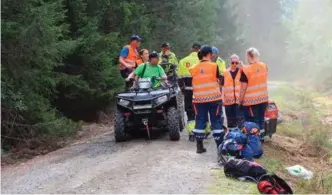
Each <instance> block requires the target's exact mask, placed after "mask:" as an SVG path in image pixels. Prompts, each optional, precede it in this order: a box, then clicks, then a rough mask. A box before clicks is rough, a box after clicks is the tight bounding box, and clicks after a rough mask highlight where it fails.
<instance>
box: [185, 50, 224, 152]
mask: <svg viewBox="0 0 332 195" xmlns="http://www.w3.org/2000/svg"><path fill="white" fill-rule="evenodd" d="M200 54H201V55H202V61H201V62H199V63H198V64H196V65H194V66H192V67H190V68H189V72H190V74H191V75H192V88H193V100H192V102H193V107H194V110H195V115H196V116H195V122H196V123H195V129H194V130H193V133H194V134H195V137H196V143H197V151H196V152H197V153H203V152H206V149H205V148H204V146H203V140H204V139H205V136H206V133H205V129H206V127H207V123H208V121H209V115H210V121H211V128H212V136H213V137H214V140H215V142H216V145H217V148H218V147H219V145H220V144H221V143H222V141H223V137H224V130H223V121H222V120H221V116H222V95H221V87H220V84H219V81H220V73H219V70H218V65H217V64H216V63H214V62H211V57H212V48H211V47H210V46H203V47H202V48H201V50H200Z"/></svg>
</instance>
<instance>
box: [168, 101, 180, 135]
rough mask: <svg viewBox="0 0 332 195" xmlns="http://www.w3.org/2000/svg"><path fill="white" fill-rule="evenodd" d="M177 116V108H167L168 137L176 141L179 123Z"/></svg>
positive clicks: (178, 133)
mask: <svg viewBox="0 0 332 195" xmlns="http://www.w3.org/2000/svg"><path fill="white" fill-rule="evenodd" d="M178 116H179V114H178V110H177V109H176V108H175V107H170V108H168V111H167V129H168V133H169V139H170V140H172V141H178V140H179V139H180V124H179V119H178Z"/></svg>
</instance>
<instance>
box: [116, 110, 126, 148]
mask: <svg viewBox="0 0 332 195" xmlns="http://www.w3.org/2000/svg"><path fill="white" fill-rule="evenodd" d="M124 121H125V119H124V115H123V112H121V111H120V110H117V111H116V113H115V122H114V138H115V142H124V141H127V133H126V128H125V123H124Z"/></svg>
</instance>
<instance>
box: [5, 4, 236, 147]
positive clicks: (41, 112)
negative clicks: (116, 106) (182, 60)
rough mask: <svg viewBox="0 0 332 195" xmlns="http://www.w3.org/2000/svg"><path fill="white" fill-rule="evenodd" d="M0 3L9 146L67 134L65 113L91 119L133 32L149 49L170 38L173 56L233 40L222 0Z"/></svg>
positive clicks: (70, 127) (119, 83)
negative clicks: (196, 46) (197, 44)
mask: <svg viewBox="0 0 332 195" xmlns="http://www.w3.org/2000/svg"><path fill="white" fill-rule="evenodd" d="M1 4H2V24H1V25H2V45H1V47H2V67H1V71H2V78H1V87H2V93H1V100H2V108H3V109H2V135H3V136H6V139H5V141H6V142H8V143H9V144H15V143H16V142H15V140H22V139H29V138H31V137H35V136H38V135H42V134H47V135H56V136H63V135H65V134H67V133H73V132H75V131H76V130H77V129H78V128H79V125H80V124H79V123H75V122H73V121H71V119H74V120H76V121H78V120H87V121H91V120H95V119H96V117H97V114H96V113H98V111H101V110H105V109H106V107H108V106H110V105H111V103H112V99H113V94H114V92H116V91H119V90H121V89H122V87H123V79H122V78H121V77H120V75H119V71H118V68H117V64H118V63H117V58H118V54H119V51H120V49H121V48H122V47H123V46H124V45H126V44H128V37H129V36H130V35H131V34H134V33H135V34H139V35H140V36H142V37H143V38H144V42H143V43H142V47H145V48H148V49H149V50H159V48H160V45H161V44H162V43H163V42H165V41H168V42H170V43H171V44H172V46H173V50H174V52H175V53H176V54H177V55H178V56H179V57H181V56H185V55H187V54H188V53H189V50H190V46H191V44H192V43H193V42H197V41H198V42H200V43H202V44H214V45H217V46H225V48H227V47H228V46H226V44H227V45H233V46H234V45H236V44H235V41H232V37H233V36H236V35H234V32H235V31H236V29H235V26H234V25H233V26H232V27H231V26H229V27H227V28H226V26H228V25H229V24H231V23H232V21H231V20H232V19H231V17H232V16H233V15H231V13H230V12H228V11H227V9H228V8H227V6H226V4H227V0H222V1H219V0H212V1H211V0H204V1H197V0H191V1H183V0H181V1H175V0H170V1H158V2H156V1H143V0H138V1H133V0H125V1H122V0H94V1H91V0H55V1H50V0H27V1H23V2H17V1H14V0H4V1H2V2H1ZM219 18H221V19H219ZM216 34H217V35H218V36H216ZM231 34H232V36H230V35H231ZM8 143H7V144H8ZM5 144H6V143H5Z"/></svg>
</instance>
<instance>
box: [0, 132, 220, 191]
mask: <svg viewBox="0 0 332 195" xmlns="http://www.w3.org/2000/svg"><path fill="white" fill-rule="evenodd" d="M206 147H207V149H208V152H207V153H205V154H196V149H195V148H196V146H195V143H192V142H189V141H187V133H186V132H182V137H181V140H180V141H178V142H171V141H169V140H168V136H167V135H166V134H165V135H161V137H159V138H156V139H155V140H151V141H147V140H145V139H144V138H137V139H134V140H131V141H130V142H125V143H115V142H114V139H113V135H112V134H111V133H110V132H109V133H106V134H104V135H100V136H98V137H94V138H91V139H90V140H87V141H84V142H81V143H76V144H73V145H72V146H69V147H66V148H63V149H60V150H57V151H55V152H52V153H49V154H47V155H44V156H39V157H36V158H34V159H32V160H30V161H28V162H25V163H22V164H19V165H13V166H9V167H5V168H3V169H2V171H1V191H2V193H10V194H13V193H14V194H17V193H57V194H62V193H181V194H182V193H183V194H185V193H207V187H208V186H209V184H210V182H212V181H213V177H212V175H211V173H212V170H213V168H215V167H218V165H217V163H216V149H215V145H214V141H213V139H212V138H210V139H208V140H206Z"/></svg>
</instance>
